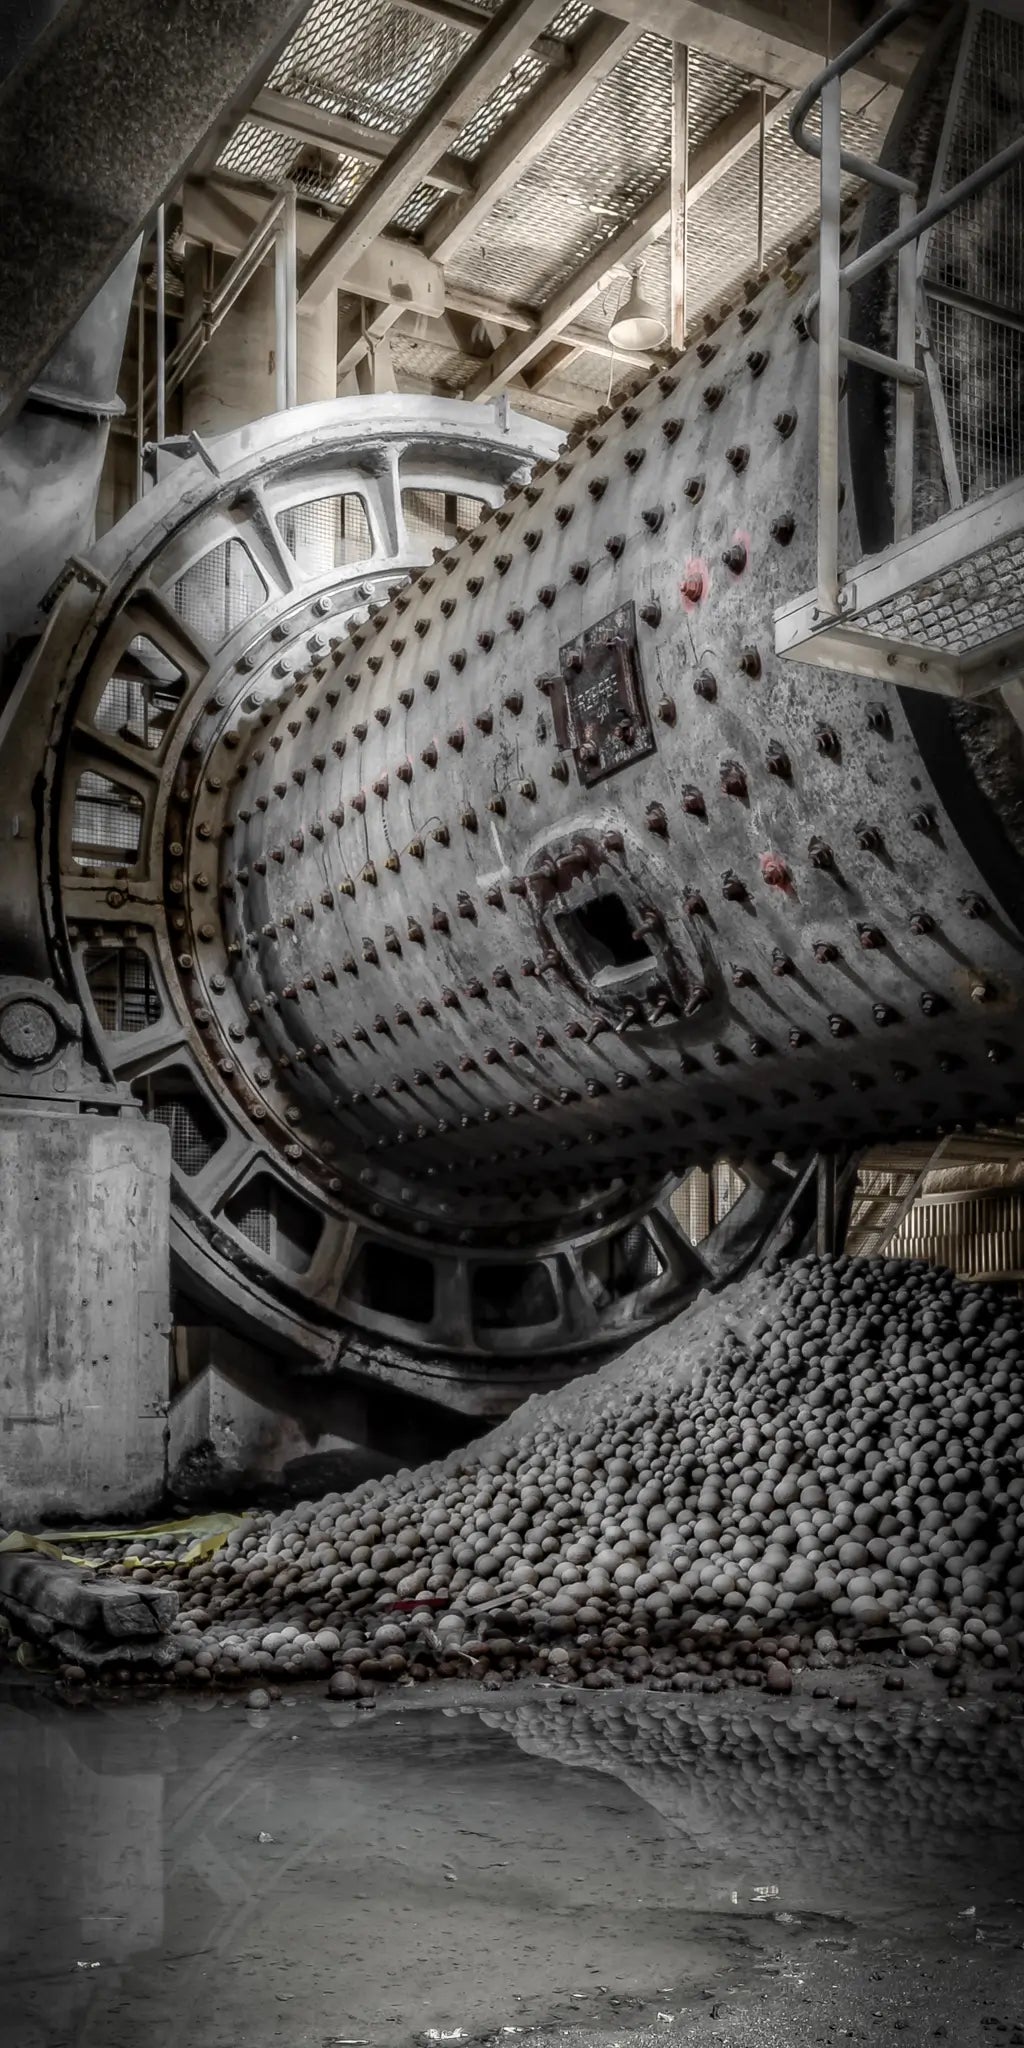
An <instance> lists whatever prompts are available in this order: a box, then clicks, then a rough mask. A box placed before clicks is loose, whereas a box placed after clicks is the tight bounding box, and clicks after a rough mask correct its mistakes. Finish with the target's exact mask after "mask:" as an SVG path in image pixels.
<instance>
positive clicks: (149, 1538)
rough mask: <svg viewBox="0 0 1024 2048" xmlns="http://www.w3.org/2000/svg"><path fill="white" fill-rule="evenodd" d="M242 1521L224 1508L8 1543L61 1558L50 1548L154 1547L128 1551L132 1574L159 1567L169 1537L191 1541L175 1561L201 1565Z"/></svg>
mask: <svg viewBox="0 0 1024 2048" xmlns="http://www.w3.org/2000/svg"><path fill="white" fill-rule="evenodd" d="M244 1520H245V1517H244V1515H233V1514H229V1513H228V1512H227V1510H226V1509H225V1510H222V1511H221V1512H219V1513H216V1514H210V1515H190V1516H188V1517H187V1518H186V1520H184V1521H181V1522H151V1523H150V1524H149V1525H148V1527H147V1528H145V1529H52V1530H51V1529H44V1530H43V1531H42V1533H41V1534H40V1535H39V1536H29V1537H24V1538H22V1539H21V1541H20V1543H15V1542H14V1541H13V1539H11V1538H9V1539H8V1541H9V1542H10V1543H11V1547H12V1548H14V1549H22V1548H24V1549H37V1550H47V1551H49V1552H50V1554H51V1556H63V1555H64V1552H63V1550H62V1549H61V1548H59V1547H58V1548H54V1547H53V1546H61V1545H63V1544H65V1543H125V1544H129V1545H135V1544H138V1545H141V1546H145V1545H146V1544H154V1546H155V1547H154V1548H153V1549H152V1550H151V1551H149V1552H148V1553H143V1552H140V1553H139V1554H138V1555H136V1554H135V1553H134V1551H132V1550H129V1551H128V1554H127V1555H126V1556H125V1557H123V1558H122V1559H121V1563H122V1564H123V1565H126V1566H127V1567H128V1568H129V1570H132V1571H134V1570H138V1569H139V1568H140V1567H141V1566H144V1565H149V1564H159V1563H161V1562H162V1561H163V1560H164V1559H166V1555H167V1553H166V1552H163V1553H161V1551H160V1545H159V1539H160V1538H161V1537H169V1538H170V1539H171V1541H172V1542H174V1543H180V1542H181V1541H182V1539H183V1538H185V1537H188V1536H191V1537H192V1538H193V1541H192V1542H191V1543H190V1544H189V1547H188V1549H187V1550H186V1551H185V1553H184V1555H183V1556H181V1557H179V1558H177V1559H176V1562H177V1563H178V1564H201V1563H202V1562H203V1561H204V1560H205V1559H206V1558H208V1557H212V1556H213V1555H214V1552H215V1551H217V1550H219V1549H220V1546H221V1544H222V1543H223V1542H225V1541H226V1539H227V1537H228V1536H230V1534H231V1531H232V1529H237V1528H238V1525H239V1523H240V1522H243V1521H244ZM15 1533H17V1532H15ZM4 1547H5V1546H4V1545H3V1544H0V1549H3V1548H4ZM67 1562H68V1563H69V1564H72V1563H87V1562H88V1559H75V1558H70V1557H69V1558H68V1559H67Z"/></svg>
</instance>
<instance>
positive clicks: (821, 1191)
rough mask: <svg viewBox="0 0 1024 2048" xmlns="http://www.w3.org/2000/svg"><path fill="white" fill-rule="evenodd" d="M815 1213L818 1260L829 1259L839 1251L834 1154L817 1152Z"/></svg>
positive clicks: (836, 1178)
mask: <svg viewBox="0 0 1024 2048" xmlns="http://www.w3.org/2000/svg"><path fill="white" fill-rule="evenodd" d="M816 1178H817V1213H816V1217H815V1232H814V1237H815V1247H814V1248H815V1250H816V1252H817V1254H818V1257H819V1259H831V1258H834V1257H835V1256H836V1253H837V1252H838V1251H840V1250H841V1246H840V1245H838V1244H837V1243H836V1238H837V1235H838V1228H839V1202H838V1174H837V1171H836V1155H835V1153H834V1152H819V1153H818V1159H817V1176H816Z"/></svg>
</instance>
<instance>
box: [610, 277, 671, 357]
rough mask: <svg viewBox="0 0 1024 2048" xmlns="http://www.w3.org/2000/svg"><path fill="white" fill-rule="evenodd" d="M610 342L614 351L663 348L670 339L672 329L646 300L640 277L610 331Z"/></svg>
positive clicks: (617, 314)
mask: <svg viewBox="0 0 1024 2048" xmlns="http://www.w3.org/2000/svg"><path fill="white" fill-rule="evenodd" d="M608 339H609V341H610V342H611V344H612V347H613V348H660V347H661V345H662V343H663V342H664V341H667V339H668V328H667V326H666V325H665V322H664V320H663V319H662V317H661V314H660V313H659V312H658V310H657V308H656V307H655V306H652V305H651V302H650V300H649V299H645V298H644V295H643V293H642V291H641V290H640V280H639V278H637V277H634V279H633V283H632V287H631V289H630V294H629V297H628V299H627V300H626V303H625V305H624V306H620V307H619V310H618V312H617V313H616V315H615V318H614V320H613V321H612V324H611V326H610V327H609V329H608Z"/></svg>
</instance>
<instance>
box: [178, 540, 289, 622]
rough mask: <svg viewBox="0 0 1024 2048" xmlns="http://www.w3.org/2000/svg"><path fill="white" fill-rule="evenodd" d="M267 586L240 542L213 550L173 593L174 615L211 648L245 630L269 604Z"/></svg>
mask: <svg viewBox="0 0 1024 2048" xmlns="http://www.w3.org/2000/svg"><path fill="white" fill-rule="evenodd" d="M267 595H268V592H267V586H266V584H265V583H264V581H263V578H262V576H261V575H260V572H259V570H258V569H257V567H256V564H255V562H254V561H253V558H252V556H251V555H250V553H249V550H248V548H247V547H245V546H244V545H243V543H242V542H241V541H240V540H226V541H222V542H221V543H220V545H219V547H215V548H211V549H210V550H209V552H208V553H207V554H205V555H204V556H203V557H202V560H201V561H198V562H196V563H195V564H194V565H193V567H192V568H191V569H186V571H185V574H184V576H179V578H178V581H177V582H176V583H175V585H174V587H173V592H172V598H173V603H174V608H175V611H176V612H177V613H178V616H179V618H181V619H183V620H184V622H185V624H186V626H188V627H190V628H191V630H192V632H194V633H197V634H198V635H199V637H200V639H202V640H205V641H207V642H208V644H209V645H210V646H211V647H219V646H220V643H221V641H222V640H226V639H227V636H228V634H229V633H233V632H235V631H236V629H237V628H238V627H239V626H244V624H245V621H246V619H250V618H251V617H252V615H253V612H255V611H258V610H259V608H260V606H261V605H262V604H265V603H266V600H267Z"/></svg>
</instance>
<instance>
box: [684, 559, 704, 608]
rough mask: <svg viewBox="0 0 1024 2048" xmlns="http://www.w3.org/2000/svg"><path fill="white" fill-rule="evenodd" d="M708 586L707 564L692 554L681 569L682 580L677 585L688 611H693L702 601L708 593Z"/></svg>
mask: <svg viewBox="0 0 1024 2048" xmlns="http://www.w3.org/2000/svg"><path fill="white" fill-rule="evenodd" d="M708 588H709V577H708V565H707V563H706V562H703V561H701V560H700V559H699V557H698V556H696V555H693V556H691V558H690V560H689V561H688V562H687V564H686V567H685V569H684V570H683V576H682V581H681V583H680V585H679V591H680V595H681V597H682V600H683V604H684V606H685V608H686V610H687V611H688V612H692V611H694V610H695V609H696V607H697V606H698V605H699V604H700V603H701V602H702V601H703V599H704V598H705V597H706V596H707V594H708Z"/></svg>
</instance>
